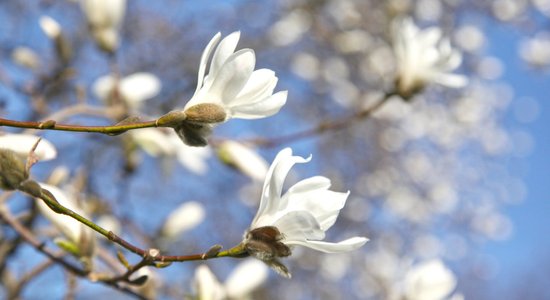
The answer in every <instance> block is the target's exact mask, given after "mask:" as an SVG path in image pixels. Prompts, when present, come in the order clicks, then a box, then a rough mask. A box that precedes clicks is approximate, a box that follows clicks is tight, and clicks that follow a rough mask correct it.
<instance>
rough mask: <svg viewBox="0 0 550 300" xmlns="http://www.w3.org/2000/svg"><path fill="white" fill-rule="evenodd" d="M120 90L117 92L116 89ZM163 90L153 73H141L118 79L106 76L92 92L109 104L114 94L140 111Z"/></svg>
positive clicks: (96, 83)
mask: <svg viewBox="0 0 550 300" xmlns="http://www.w3.org/2000/svg"><path fill="white" fill-rule="evenodd" d="M117 87H118V90H116V91H115V88H117ZM160 89H161V82H160V80H159V79H158V78H157V77H156V76H155V75H153V74H151V73H146V72H140V73H134V74H131V75H128V76H126V77H124V78H121V79H117V78H116V77H115V76H114V75H106V76H102V77H100V78H98V79H97V80H96V81H95V82H94V84H93V86H92V90H93V92H94V94H95V95H96V96H97V97H98V98H100V99H101V100H103V101H105V102H107V103H109V99H110V98H111V97H114V96H115V95H114V93H118V96H119V97H120V98H121V99H122V100H123V101H124V102H125V103H126V104H127V105H128V106H129V107H130V108H132V109H136V110H137V109H139V108H140V106H141V105H142V103H143V102H144V101H145V100H148V99H151V98H153V97H155V96H156V95H158V93H159V92H160Z"/></svg>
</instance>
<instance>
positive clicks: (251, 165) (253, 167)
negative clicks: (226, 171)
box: [218, 141, 268, 182]
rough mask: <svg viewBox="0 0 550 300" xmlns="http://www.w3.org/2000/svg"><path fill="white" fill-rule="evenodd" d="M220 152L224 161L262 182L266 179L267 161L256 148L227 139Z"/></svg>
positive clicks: (219, 149)
mask: <svg viewBox="0 0 550 300" xmlns="http://www.w3.org/2000/svg"><path fill="white" fill-rule="evenodd" d="M218 153H219V156H220V158H221V160H222V161H223V162H224V163H226V164H228V165H230V166H232V167H234V168H236V169H237V170H239V171H241V172H242V173H244V174H246V175H247V176H249V177H250V178H252V179H254V180H257V181H260V182H261V181H263V180H264V179H265V176H266V174H267V171H268V165H267V162H266V161H265V159H263V157H261V156H260V155H259V154H258V153H257V152H256V151H255V150H253V149H251V148H249V147H247V146H245V145H243V144H241V143H238V142H235V141H225V142H223V143H222V144H221V145H220V147H219V148H218Z"/></svg>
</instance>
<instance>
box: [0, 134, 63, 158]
mask: <svg viewBox="0 0 550 300" xmlns="http://www.w3.org/2000/svg"><path fill="white" fill-rule="evenodd" d="M38 139H39V137H37V136H34V135H30V134H5V135H0V148H4V149H9V150H12V151H14V152H15V153H17V154H18V155H19V156H20V157H22V158H26V157H27V156H28V155H29V152H30V151H31V149H32V147H33V146H34V144H36V141H37V140H38ZM34 153H35V154H36V155H37V156H38V159H39V160H41V161H45V160H51V159H54V158H55V157H56V156H57V150H55V147H54V146H53V145H52V143H50V142H48V141H47V140H45V139H44V138H43V139H42V140H41V141H40V143H39V144H38V146H37V147H36V150H35V152H34Z"/></svg>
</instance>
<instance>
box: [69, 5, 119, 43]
mask: <svg viewBox="0 0 550 300" xmlns="http://www.w3.org/2000/svg"><path fill="white" fill-rule="evenodd" d="M80 6H81V8H82V11H83V12H84V14H85V15H86V19H87V21H88V25H89V27H90V30H91V32H92V36H93V37H94V39H95V40H96V43H97V44H98V46H99V47H100V48H101V49H102V50H104V51H106V52H109V53H113V52H115V51H116V49H117V48H118V30H119V28H120V25H121V24H122V20H123V18H124V13H125V11H126V0H81V1H80Z"/></svg>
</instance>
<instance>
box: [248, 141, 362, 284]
mask: <svg viewBox="0 0 550 300" xmlns="http://www.w3.org/2000/svg"><path fill="white" fill-rule="evenodd" d="M309 160H310V159H309V158H308V159H305V158H302V157H299V156H292V150H291V149H290V148H286V149H284V150H282V151H281V152H279V154H277V157H276V158H275V160H274V161H273V163H272V164H271V167H270V168H269V171H268V173H267V176H266V179H265V182H264V188H263V192H262V197H261V200H260V207H259V209H258V213H257V214H256V216H255V217H254V220H253V221H252V225H251V226H250V229H249V230H248V231H247V232H246V233H245V236H244V241H243V244H244V247H245V249H246V250H247V251H248V253H249V254H251V255H253V256H254V257H256V258H258V259H261V260H263V261H264V262H265V263H267V264H268V265H270V266H271V267H272V268H274V269H275V270H276V271H277V272H278V273H279V274H281V275H283V276H285V277H290V273H289V272H288V270H287V268H286V267H285V266H284V265H283V264H281V263H280V262H279V261H278V260H277V258H278V257H286V256H289V255H290V254H291V249H290V248H289V246H295V245H300V246H305V247H308V248H312V249H314V250H318V251H322V252H326V253H337V252H346V251H351V250H354V249H357V248H359V247H361V246H362V245H364V244H365V243H366V242H367V241H368V239H367V238H365V237H353V238H350V239H347V240H344V241H341V242H338V243H330V242H324V241H322V239H324V238H325V231H327V230H328V229H329V228H330V227H331V226H332V225H333V224H334V222H336V218H337V217H338V214H339V212H340V209H342V208H343V207H344V204H345V203H346V199H347V197H348V195H349V192H348V193H339V192H334V191H331V190H329V187H330V180H329V179H328V178H326V177H322V176H315V177H311V178H308V179H304V180H302V181H300V182H298V183H296V184H295V185H294V186H292V187H291V188H289V189H288V191H287V192H286V193H285V194H284V195H282V196H281V192H282V189H283V183H284V180H285V178H286V176H287V174H288V172H289V171H290V169H291V168H292V166H293V165H294V164H295V163H305V162H308V161H309Z"/></svg>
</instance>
